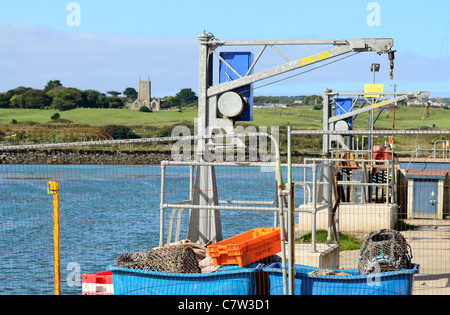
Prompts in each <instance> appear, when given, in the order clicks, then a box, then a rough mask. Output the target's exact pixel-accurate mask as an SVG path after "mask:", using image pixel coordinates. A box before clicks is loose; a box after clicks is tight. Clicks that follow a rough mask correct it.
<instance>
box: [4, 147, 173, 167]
mask: <svg viewBox="0 0 450 315" xmlns="http://www.w3.org/2000/svg"><path fill="white" fill-rule="evenodd" d="M164 160H171V154H170V152H161V151H133V150H130V151H102V150H67V149H64V150H8V151H3V152H0V164H26V165H49V164H50V165H51V164H74V165H82V164H98V165H148V164H153V165H155V164H160V163H161V161H164Z"/></svg>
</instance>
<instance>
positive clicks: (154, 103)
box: [127, 76, 161, 111]
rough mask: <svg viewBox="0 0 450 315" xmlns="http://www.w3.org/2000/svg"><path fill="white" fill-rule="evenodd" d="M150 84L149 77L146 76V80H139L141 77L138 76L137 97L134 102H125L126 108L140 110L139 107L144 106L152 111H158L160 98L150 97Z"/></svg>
mask: <svg viewBox="0 0 450 315" xmlns="http://www.w3.org/2000/svg"><path fill="white" fill-rule="evenodd" d="M151 86H152V83H151V82H150V77H148V80H147V81H146V80H141V77H140V76H139V91H138V97H137V99H136V100H135V101H134V102H132V103H128V104H127V107H128V109H131V110H140V109H141V107H144V106H145V107H148V108H149V109H151V110H152V111H159V109H160V105H161V99H160V98H154V99H152V97H151V95H152V94H151Z"/></svg>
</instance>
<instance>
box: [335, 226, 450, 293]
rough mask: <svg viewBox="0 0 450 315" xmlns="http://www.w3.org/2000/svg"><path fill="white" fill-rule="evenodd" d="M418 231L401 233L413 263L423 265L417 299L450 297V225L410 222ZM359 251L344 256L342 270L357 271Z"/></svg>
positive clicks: (417, 278)
mask: <svg viewBox="0 0 450 315" xmlns="http://www.w3.org/2000/svg"><path fill="white" fill-rule="evenodd" d="M405 222H406V223H408V224H411V225H414V226H416V228H415V229H414V230H409V231H404V232H401V233H402V235H403V236H404V237H405V238H406V241H407V242H408V244H409V245H410V246H411V250H412V255H413V258H412V262H413V263H415V264H419V265H420V269H419V270H420V271H419V274H417V275H416V276H415V277H414V286H413V295H450V221H449V220H425V219H420V220H418V219H408V220H405ZM358 257H359V250H352V251H343V252H341V253H340V256H339V260H340V266H339V267H340V269H356V268H357V266H358Z"/></svg>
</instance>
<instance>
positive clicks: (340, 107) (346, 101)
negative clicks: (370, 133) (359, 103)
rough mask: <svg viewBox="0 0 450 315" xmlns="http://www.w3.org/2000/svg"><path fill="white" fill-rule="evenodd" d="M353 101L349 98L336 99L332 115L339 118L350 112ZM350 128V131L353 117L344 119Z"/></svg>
mask: <svg viewBox="0 0 450 315" xmlns="http://www.w3.org/2000/svg"><path fill="white" fill-rule="evenodd" d="M352 106H353V99H351V98H337V99H336V107H335V109H334V115H335V116H339V115H343V114H347V113H349V112H351V111H352ZM344 120H345V121H346V122H347V123H348V125H349V126H350V130H353V116H352V117H348V118H345V119H344Z"/></svg>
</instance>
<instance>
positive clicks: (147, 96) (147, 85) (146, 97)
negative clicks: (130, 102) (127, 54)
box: [138, 76, 152, 107]
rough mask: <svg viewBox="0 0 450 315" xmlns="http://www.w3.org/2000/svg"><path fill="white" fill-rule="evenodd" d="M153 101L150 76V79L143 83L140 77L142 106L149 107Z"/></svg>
mask: <svg viewBox="0 0 450 315" xmlns="http://www.w3.org/2000/svg"><path fill="white" fill-rule="evenodd" d="M151 99H152V96H151V82H150V76H149V77H148V81H145V80H144V81H142V80H141V76H139V91H138V100H139V101H140V102H141V104H142V106H147V107H149V106H150V101H151Z"/></svg>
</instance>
